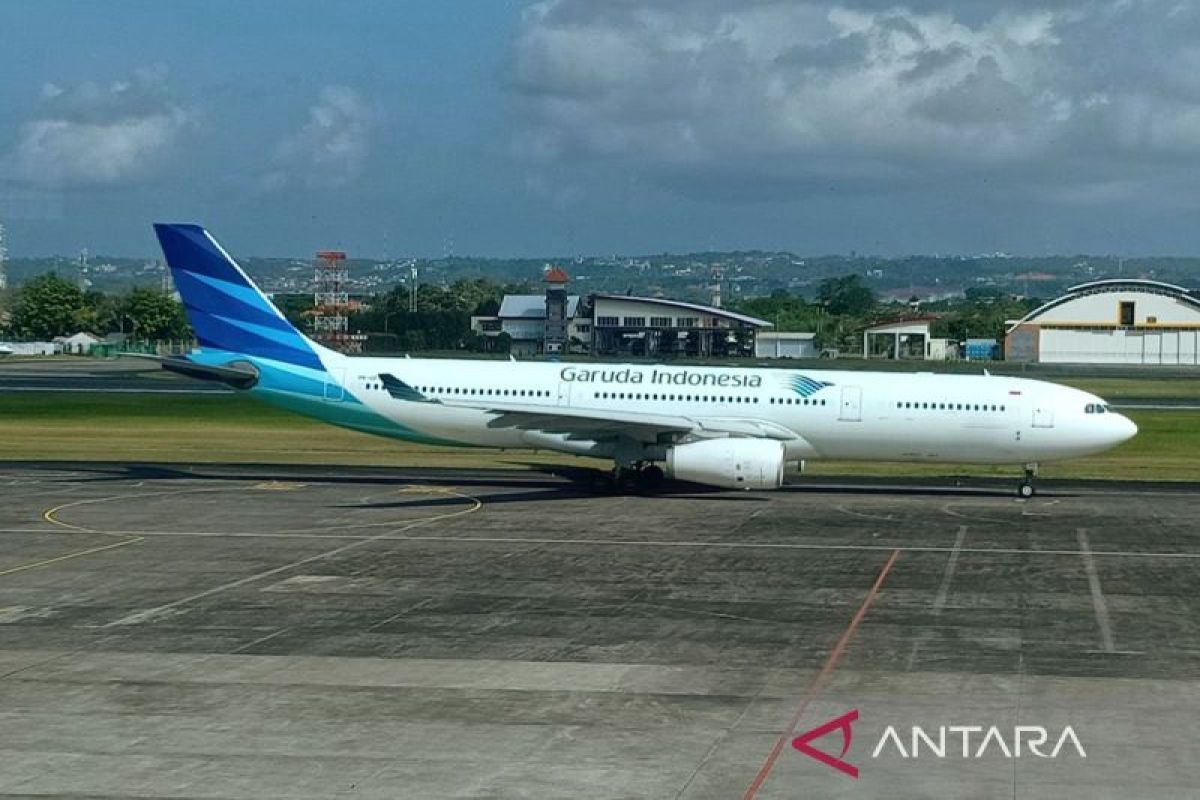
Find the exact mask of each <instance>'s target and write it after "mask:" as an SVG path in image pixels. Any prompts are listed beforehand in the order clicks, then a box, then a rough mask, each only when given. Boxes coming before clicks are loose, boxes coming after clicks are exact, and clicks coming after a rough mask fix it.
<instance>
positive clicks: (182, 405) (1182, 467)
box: [0, 379, 1200, 481]
mask: <svg viewBox="0 0 1200 800" xmlns="http://www.w3.org/2000/svg"><path fill="white" fill-rule="evenodd" d="M1114 380H1116V379H1114ZM1138 383H1139V384H1140V383H1146V382H1142V381H1139V382H1138ZM1144 391H1145V389H1144V388H1139V394H1138V396H1146V395H1145V394H1144ZM1171 396H1172V397H1177V396H1178V395H1177V394H1175V395H1171ZM1130 416H1131V417H1132V418H1133V420H1134V421H1135V422H1137V424H1138V427H1139V428H1140V431H1141V432H1140V433H1139V435H1138V436H1137V437H1135V438H1134V439H1133V440H1132V441H1130V442H1127V443H1126V444H1124V445H1122V446H1120V447H1118V448H1116V449H1114V450H1111V451H1109V452H1108V453H1105V454H1102V455H1099V456H1093V457H1091V458H1085V459H1079V460H1076V461H1070V462H1066V463H1063V464H1051V465H1047V466H1045V467H1043V472H1042V474H1043V475H1045V476H1046V477H1063V478H1065V477H1072V478H1126V479H1140V480H1193V481H1200V411H1190V410H1180V411H1174V410H1171V411H1150V410H1147V411H1134V412H1132V413H1130ZM0 460H10V461H15V460H63V461H66V460H105V461H146V462H153V461H160V462H165V461H187V462H247V463H249V462H257V463H317V464H357V465H375V466H381V467H389V466H394V467H401V466H431V467H464V468H466V467H484V468H512V469H520V468H524V467H525V466H526V465H528V464H531V463H539V464H562V465H574V466H597V467H605V466H607V465H606V464H604V462H600V461H596V460H592V459H583V458H575V457H572V456H568V455H561V454H557V453H549V452H539V453H534V452H531V451H525V450H511V451H493V450H477V449H472V448H454V447H451V448H440V447H428V446H425V445H417V444H409V443H407V442H401V441H396V440H392V439H383V438H379V437H374V436H367V435H365V434H359V433H354V432H352V431H346V430H341V429H339V428H333V427H331V426H328V425H325V424H323V423H320V422H316V421H314V420H309V419H306V418H304V417H299V416H296V415H293V414H289V413H287V412H284V411H278V410H276V409H273V408H271V407H269V406H265V405H262V404H260V403H257V402H254V401H252V400H250V399H248V398H245V397H239V396H237V395H213V396H205V395H167V396H163V395H136V394H130V395H113V394H82V393H81V394H67V393H54V392H46V393H40V392H39V393H28V394H25V393H22V394H9V395H0ZM808 468H809V471H810V472H811V473H813V474H818V475H1006V476H1011V475H1014V474H1016V472H1017V470H1015V469H1014V468H1011V467H979V466H970V465H962V466H958V465H945V464H892V463H862V462H812V463H810V464H809V465H808Z"/></svg>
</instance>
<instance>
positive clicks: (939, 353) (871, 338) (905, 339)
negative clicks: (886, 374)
mask: <svg viewBox="0 0 1200 800" xmlns="http://www.w3.org/2000/svg"><path fill="white" fill-rule="evenodd" d="M936 319H937V317H934V316H919V317H909V318H906V319H898V320H893V321H891V322H881V323H880V324H878V325H872V326H871V327H869V328H866V329H864V330H863V358H887V359H906V360H907V359H911V360H917V361H921V360H924V361H945V360H946V359H950V358H957V357H958V345H957V344H956V343H954V342H952V341H950V340H949V339H935V338H933V336H931V335H930V326H931V325H932V324H933V322H934V320H936Z"/></svg>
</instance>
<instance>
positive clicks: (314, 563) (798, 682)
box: [0, 463, 1200, 800]
mask: <svg viewBox="0 0 1200 800" xmlns="http://www.w3.org/2000/svg"><path fill="white" fill-rule="evenodd" d="M570 478H571V476H566V477H564V476H555V475H548V474H538V473H511V472H462V471H434V470H391V471H388V470H371V469H357V468H336V469H319V468H312V469H305V468H290V467H289V468H281V467H255V466H240V467H232V466H230V467H224V466H189V465H128V464H126V465H122V464H89V463H44V464H43V463H21V464H17V463H7V464H0V797H58V798H67V797H70V798H84V797H88V798H115V797H138V798H274V797H289V798H322V799H324V798H340V797H347V798H359V797H361V798H422V799H425V798H688V799H689V800H698V799H700V798H722V799H724V798H800V797H805V798H808V797H821V798H838V797H846V798H865V797H870V798H883V797H887V798H942V797H970V798H1009V799H1011V798H1049V797H1053V798H1087V799H1088V800H1097V798H1128V797H1139V798H1160V797H1161V798H1180V797H1187V796H1196V795H1197V793H1198V788H1200V715H1198V714H1197V713H1196V712H1197V709H1198V708H1200V613H1198V612H1200V600H1198V599H1197V587H1198V585H1200V584H1198V581H1197V575H1198V570H1200V531H1198V530H1197V525H1196V514H1195V510H1196V508H1197V502H1198V501H1200V486H1196V485H1168V484H1159V485H1152V484H1145V485H1139V484H1133V483H1126V484H1116V483H1114V484H1052V483H1049V482H1047V483H1046V484H1044V485H1043V491H1042V493H1041V494H1039V495H1038V497H1036V498H1035V499H1033V500H1031V501H1020V500H1017V499H1016V498H1015V497H1013V496H1012V494H1011V487H1010V486H1008V485H1007V484H999V483H995V484H993V483H980V484H974V485H970V486H959V487H942V486H938V485H931V484H926V485H919V484H912V483H909V482H903V481H884V480H878V481H874V482H871V483H856V484H852V485H847V484H838V483H833V482H824V483H813V484H807V485H801V486H793V487H789V488H787V489H785V490H783V491H780V492H775V493H761V494H759V493H753V494H752V493H732V492H715V491H714V492H705V491H699V490H693V489H690V488H688V487H674V488H673V489H672V490H671V491H670V492H668V493H667V494H665V495H664V496H659V497H641V496H610V495H599V494H594V493H592V492H591V491H589V490H588V489H587V488H586V486H585V485H584V483H583V482H576V481H573V480H571V479H570ZM854 712H857V715H858V717H857V720H853V713H854ZM846 715H850V716H846ZM839 718H840V722H839ZM825 723H830V724H829V725H826V729H827V732H826V734H825V735H823V736H822V735H814V736H813V737H811V739H810V741H809V742H808V745H807V746H809V747H811V748H812V749H813V750H815V751H817V752H818V753H821V754H824V758H822V757H819V756H817V757H814V756H812V755H810V754H806V753H805V752H802V751H801V750H800V749H797V747H796V746H795V745H794V744H793V741H794V740H795V739H796V738H797V737H798V736H800V735H801V734H804V733H805V732H806V731H809V730H810V729H813V728H818V727H820V726H822V725H823V724H825ZM914 725H916V726H920V727H921V729H922V731H923V732H924V733H925V734H927V735H928V736H929V737H930V738H931V740H932V742H933V744H934V745H936V744H938V741H937V739H938V736H939V729H940V728H946V727H949V726H959V727H956V728H955V729H954V730H951V731H950V733H949V742H948V745H947V746H945V747H944V748H943V749H941V753H942V755H940V756H939V755H937V753H936V752H935V750H936V748H934V747H924V742H923V741H921V740H918V745H919V747H918V748H917V749H918V751H919V752H918V753H917V754H916V755H914V754H913V752H912V750H913V747H912V744H913V743H912V741H911V740H912V738H913V734H912V727H913V726H914ZM964 726H965V727H966V728H967V729H968V730H967V732H966V733H963V732H962V730H961V729H962V727H964ZM972 726H974V727H972ZM992 726H995V728H996V730H997V734H996V735H995V737H998V738H1000V739H1002V740H1003V741H1002V742H1001V744H1004V742H1007V744H1006V745H1005V746H1004V747H1001V746H1000V744H997V742H996V738H995V737H993V738H991V739H989V740H988V743H987V746H986V747H984V749H983V752H979V750H978V748H979V745H980V743H981V742H983V741H984V739H985V737H988V736H991V734H990V729H991V728H992ZM1016 726H1027V727H1029V726H1032V728H1036V727H1041V728H1045V729H1046V735H1047V736H1048V742H1047V743H1046V745H1045V746H1044V747H1043V748H1042V752H1043V754H1046V753H1048V752H1049V751H1050V750H1051V749H1052V746H1053V745H1054V744H1055V743H1056V742H1058V741H1059V740H1060V734H1061V733H1062V732H1063V731H1064V729H1065V728H1066V727H1067V726H1070V729H1071V731H1072V732H1073V734H1074V736H1075V738H1076V740H1077V742H1078V747H1076V746H1075V745H1074V744H1067V745H1065V746H1064V747H1062V748H1060V750H1059V752H1058V753H1057V755H1056V756H1053V757H1051V756H1050V755H1048V754H1046V755H1044V757H1043V756H1039V755H1037V754H1035V753H1031V752H1030V749H1029V747H1028V742H1029V737H1030V736H1031V735H1033V734H1030V733H1029V732H1028V730H1027V731H1026V733H1025V740H1024V741H1025V746H1024V749H1023V750H1022V751H1021V753H1020V756H1019V757H1017V756H1016V755H1014V754H1013V751H1014V749H1015V748H1014V745H1015V744H1016V742H1015V739H1016V738H1017V736H1018V734H1019V733H1020V731H1017V730H1014V729H1015V728H1016ZM975 728H977V729H978V730H975ZM889 729H891V730H894V731H895V732H896V736H895V738H894V739H889V738H888V735H887V731H888V730H889ZM845 734H848V736H846V735H845ZM970 736H973V737H974V738H970V740H969V746H968V747H967V748H966V750H967V755H966V757H964V755H963V752H962V751H963V749H964V748H963V746H962V744H961V743H960V741H961V739H962V738H966V737H970ZM844 737H845V738H844ZM897 742H899V743H900V744H899V746H897ZM843 745H845V747H843ZM839 764H840V765H841V768H839V767H838V766H837V765H839ZM850 770H857V772H858V775H857V777H851V775H850V774H848V773H849V771H850Z"/></svg>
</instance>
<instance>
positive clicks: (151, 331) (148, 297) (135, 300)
mask: <svg viewBox="0 0 1200 800" xmlns="http://www.w3.org/2000/svg"><path fill="white" fill-rule="evenodd" d="M121 314H122V316H123V317H124V318H125V319H126V320H127V321H128V322H129V324H130V327H131V328H132V330H130V331H128V332H129V333H132V334H133V335H134V336H135V337H136V338H138V339H151V340H161V339H183V338H185V337H186V336H187V335H188V324H187V318H186V317H185V316H184V313H183V306H182V305H181V304H179V303H177V302H176V301H175V299H174V298H172V297H171V296H170V295H168V294H166V293H165V292H161V291H159V290H158V289H146V288H140V289H133V290H132V291H130V292H129V294H128V295H126V296H125V298H124V300H123V301H122V303H121Z"/></svg>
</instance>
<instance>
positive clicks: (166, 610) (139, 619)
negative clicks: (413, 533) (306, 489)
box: [101, 492, 483, 628]
mask: <svg viewBox="0 0 1200 800" xmlns="http://www.w3.org/2000/svg"><path fill="white" fill-rule="evenodd" d="M453 494H455V495H457V496H458V497H461V498H463V499H464V500H469V501H470V502H471V503H472V505H471V507H470V508H466V509H459V510H458V511H451V512H448V513H445V514H435V515H433V516H431V517H421V518H420V519H415V520H411V521H409V522H408V523H407V524H405V525H402V526H400V527H394V528H393V531H406V530H411V529H412V528H415V527H417V526H419V525H427V524H429V523H431V522H437V521H439V520H444V519H451V518H452V517H461V516H465V515H467V514H472V513H474V512H476V511H478V510H479V509H481V508H483V501H482V500H479V499H478V498H475V497H471V496H470V495H466V494H460V493H458V492H453ZM391 524H392V525H393V526H395V524H396V523H395V522H394V521H393V522H392V523H391ZM392 533H393V532H388V533H381V534H379V535H378V536H370V537H367V538H364V539H359V540H356V541H352V542H350V543H349V544H344V545H342V546H340V547H335V548H333V549H332V550H327V551H325V552H323V553H317V554H316V555H311V556H307V557H306V558H301V559H299V560H297V561H293V562H291V563H288V564H284V565H282V566H279V567H273V568H272V569H268V570H265V571H263V572H259V573H256V574H254V575H248V576H246V577H245V578H239V579H237V580H235V581H229V582H228V583H223V584H221V585H220V586H214V587H213V588H211V589H206V590H204V591H203V592H196V593H195V594H191V595H188V596H187V597H181V598H180V599H178V600H175V601H172V602H170V603H164V604H163V605H161V606H155V607H154V608H147V609H143V610H142V611H137V612H135V613H133V614H128V615H126V616H124V617H121V618H120V619H116V620H113V621H112V622H109V623H108V624H106V625H103V626H101V627H104V628H111V627H118V626H124V625H136V624H139V623H143V622H149V621H151V620H154V619H157V618H159V617H161V616H163V615H167V614H171V613H173V612H175V611H176V610H177V609H179V608H181V607H182V606H185V605H187V604H188V603H192V602H195V601H196V600H203V599H204V598H206V597H212V596H213V595H215V594H220V593H221V592H224V591H228V590H229V589H236V588H238V587H239V586H245V585H246V584H248V583H254V582H255V581H259V580H262V579H263V578H269V577H272V576H274V575H278V574H279V573H281V572H286V571H287V570H290V569H295V568H296V567H302V566H304V565H305V564H312V563H313V562H316V561H322V560H324V559H327V558H330V557H332V556H336V555H341V554H342V553H346V552H349V551H350V550H355V549H357V548H359V547H363V546H365V545H368V544H371V543H372V542H377V541H380V540H383V539H385V538H388V539H403V538H406V537H396V536H394V535H392Z"/></svg>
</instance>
